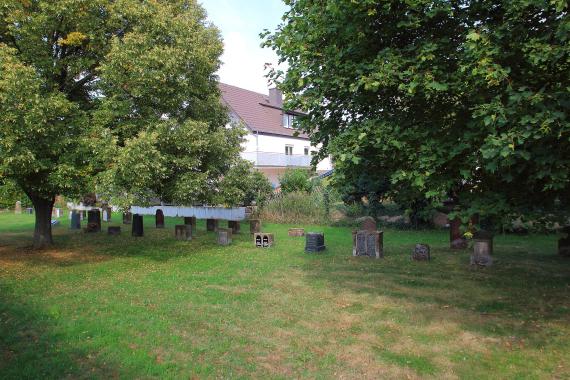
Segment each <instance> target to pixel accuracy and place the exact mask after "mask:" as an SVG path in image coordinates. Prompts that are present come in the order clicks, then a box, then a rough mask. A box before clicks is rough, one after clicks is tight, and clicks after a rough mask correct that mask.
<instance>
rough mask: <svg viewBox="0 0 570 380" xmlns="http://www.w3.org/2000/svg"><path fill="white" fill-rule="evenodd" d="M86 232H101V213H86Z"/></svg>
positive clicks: (97, 211)
mask: <svg viewBox="0 0 570 380" xmlns="http://www.w3.org/2000/svg"><path fill="white" fill-rule="evenodd" d="M85 231H86V232H101V212H100V211H99V210H89V212H88V213H87V228H86V229H85Z"/></svg>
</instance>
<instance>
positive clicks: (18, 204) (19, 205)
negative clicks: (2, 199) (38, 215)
mask: <svg viewBox="0 0 570 380" xmlns="http://www.w3.org/2000/svg"><path fill="white" fill-rule="evenodd" d="M14 212H15V213H16V214H21V213H22V202H20V201H17V202H16V207H15V208H14Z"/></svg>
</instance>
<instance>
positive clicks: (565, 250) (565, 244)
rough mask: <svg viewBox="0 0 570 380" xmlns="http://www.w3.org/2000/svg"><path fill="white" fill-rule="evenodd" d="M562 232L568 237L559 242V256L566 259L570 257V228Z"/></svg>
mask: <svg viewBox="0 0 570 380" xmlns="http://www.w3.org/2000/svg"><path fill="white" fill-rule="evenodd" d="M562 232H563V233H565V234H566V237H562V238H560V239H559V240H558V254H559V255H560V256H564V257H570V226H567V227H564V228H563V229H562Z"/></svg>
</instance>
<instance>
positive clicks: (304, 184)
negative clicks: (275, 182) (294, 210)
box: [279, 169, 312, 194]
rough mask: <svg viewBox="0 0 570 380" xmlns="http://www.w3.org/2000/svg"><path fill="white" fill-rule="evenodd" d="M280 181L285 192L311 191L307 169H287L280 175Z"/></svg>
mask: <svg viewBox="0 0 570 380" xmlns="http://www.w3.org/2000/svg"><path fill="white" fill-rule="evenodd" d="M279 183H280V184H281V191H282V192H283V194H287V193H292V192H295V191H301V192H310V191H311V189H312V184H311V180H310V178H309V172H308V171H307V170H305V169H287V170H286V171H285V173H283V175H282V176H280V177H279Z"/></svg>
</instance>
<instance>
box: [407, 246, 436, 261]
mask: <svg viewBox="0 0 570 380" xmlns="http://www.w3.org/2000/svg"><path fill="white" fill-rule="evenodd" d="M430 259H431V257H430V249H429V245H427V244H416V246H415V247H414V249H413V250H412V260H413V261H430Z"/></svg>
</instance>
